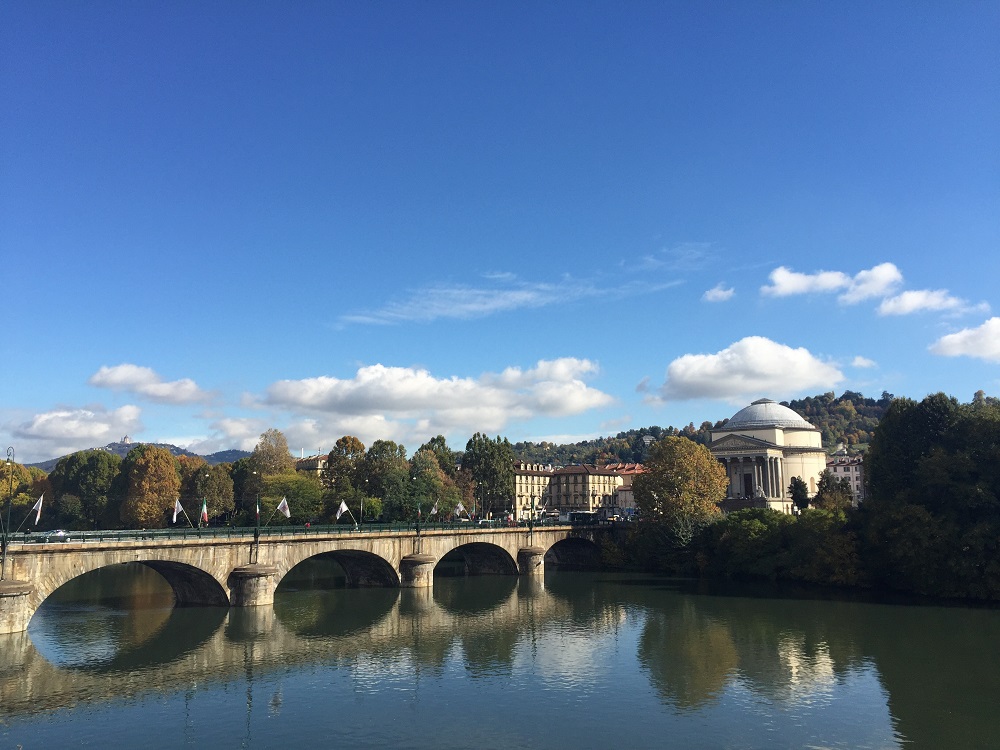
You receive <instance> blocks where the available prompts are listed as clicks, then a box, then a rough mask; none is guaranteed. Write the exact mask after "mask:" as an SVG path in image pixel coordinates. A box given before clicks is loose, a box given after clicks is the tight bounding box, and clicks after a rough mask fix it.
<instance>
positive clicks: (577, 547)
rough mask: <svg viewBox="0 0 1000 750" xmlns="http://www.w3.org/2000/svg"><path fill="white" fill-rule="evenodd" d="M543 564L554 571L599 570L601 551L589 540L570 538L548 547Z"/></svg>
mask: <svg viewBox="0 0 1000 750" xmlns="http://www.w3.org/2000/svg"><path fill="white" fill-rule="evenodd" d="M545 564H546V566H547V567H548V566H551V567H553V568H554V569H555V570H589V571H593V570H600V569H601V549H600V547H598V546H597V545H596V544H594V542H592V541H590V540H589V539H581V538H580V537H573V536H571V537H568V538H566V539H563V540H562V541H559V542H556V543H555V544H553V545H552V546H551V547H549V549H548V551H547V552H546V553H545Z"/></svg>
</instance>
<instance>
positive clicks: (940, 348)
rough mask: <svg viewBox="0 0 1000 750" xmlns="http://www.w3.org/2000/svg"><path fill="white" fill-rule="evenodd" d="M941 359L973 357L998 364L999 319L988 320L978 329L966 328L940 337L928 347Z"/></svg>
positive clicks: (999, 359)
mask: <svg viewBox="0 0 1000 750" xmlns="http://www.w3.org/2000/svg"><path fill="white" fill-rule="evenodd" d="M930 350H931V352H932V353H933V354H939V355H941V356H942V357H975V358H976V359H983V360H986V361H987V362H1000V318H990V319H989V320H987V321H986V322H985V323H983V324H982V325H981V326H979V327H978V328H966V329H963V330H961V331H958V332H956V333H949V334H948V335H947V336H942V337H941V338H939V339H938V340H937V341H935V342H934V343H933V344H931V346H930Z"/></svg>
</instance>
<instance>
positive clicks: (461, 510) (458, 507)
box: [455, 503, 468, 513]
mask: <svg viewBox="0 0 1000 750" xmlns="http://www.w3.org/2000/svg"><path fill="white" fill-rule="evenodd" d="M455 512H456V513H467V512H468V511H466V510H465V506H464V505H462V503H459V504H458V505H456V506H455Z"/></svg>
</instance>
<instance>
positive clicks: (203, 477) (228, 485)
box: [193, 464, 236, 519]
mask: <svg viewBox="0 0 1000 750" xmlns="http://www.w3.org/2000/svg"><path fill="white" fill-rule="evenodd" d="M229 470H230V467H229V465H228V464H219V465H217V466H207V465H206V467H205V468H204V470H203V471H201V472H199V473H198V475H197V476H196V477H195V482H194V488H193V489H194V497H195V498H197V499H200V500H204V501H205V505H206V507H207V508H208V517H209V518H210V519H211V518H218V517H219V516H224V517H226V518H228V517H229V516H230V515H232V513H233V511H235V510H236V499H235V498H236V495H235V492H234V489H233V479H232V477H231V476H230V475H229Z"/></svg>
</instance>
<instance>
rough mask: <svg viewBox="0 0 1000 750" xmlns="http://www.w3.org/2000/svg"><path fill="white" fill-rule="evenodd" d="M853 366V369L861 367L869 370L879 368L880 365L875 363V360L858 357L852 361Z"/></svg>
mask: <svg viewBox="0 0 1000 750" xmlns="http://www.w3.org/2000/svg"><path fill="white" fill-rule="evenodd" d="M851 366H852V367H861V368H864V369H868V368H871V367H878V363H877V362H875V360H873V359H868V357H862V356H860V355H858V356H857V357H855V358H854V359H853V360H851Z"/></svg>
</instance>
